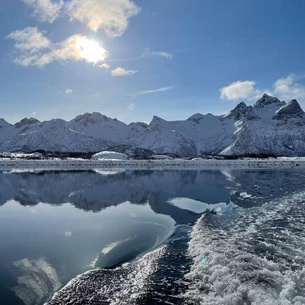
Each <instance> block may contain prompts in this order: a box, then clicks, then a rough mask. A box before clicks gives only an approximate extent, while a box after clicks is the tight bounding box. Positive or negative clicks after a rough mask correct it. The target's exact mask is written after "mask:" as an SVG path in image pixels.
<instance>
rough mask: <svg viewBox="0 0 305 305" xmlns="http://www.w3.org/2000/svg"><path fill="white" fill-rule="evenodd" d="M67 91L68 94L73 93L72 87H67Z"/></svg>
mask: <svg viewBox="0 0 305 305" xmlns="http://www.w3.org/2000/svg"><path fill="white" fill-rule="evenodd" d="M65 93H66V94H72V93H73V90H72V89H71V88H66V90H65Z"/></svg>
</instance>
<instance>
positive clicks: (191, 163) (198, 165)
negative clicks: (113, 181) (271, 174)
mask: <svg viewBox="0 0 305 305" xmlns="http://www.w3.org/2000/svg"><path fill="white" fill-rule="evenodd" d="M109 168H111V169H122V168H123V169H213V168H238V169H242V168H245V169H251V168H253V169H255V168H262V169H264V168H305V158H278V159H246V160H245V159H244V160H204V159H202V160H198V159H196V160H181V159H177V160H110V159H108V160H84V159H68V160H60V159H57V160H9V159H0V170H7V169H44V170H46V169H60V170H71V169H77V170H79V169H84V170H86V169H109Z"/></svg>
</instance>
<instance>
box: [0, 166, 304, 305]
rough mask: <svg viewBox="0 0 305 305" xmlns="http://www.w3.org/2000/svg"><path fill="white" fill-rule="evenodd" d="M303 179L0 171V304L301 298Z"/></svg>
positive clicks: (278, 304)
mask: <svg viewBox="0 0 305 305" xmlns="http://www.w3.org/2000/svg"><path fill="white" fill-rule="evenodd" d="M304 181H305V172H304V171H292V170H290V171H289V170H285V171H280V170H277V171H266V170H265V171H254V170H253V171H246V170H233V171H119V172H107V171H106V172H104V171H96V172H95V171H88V172H81V171H79V172H3V173H0V304H1V305H11V304H14V305H15V304H16V305H19V304H22V305H24V304H25V305H34V304H35V305H40V304H44V303H45V302H48V304H49V305H59V304H60V305H63V304H74V305H78V304H86V305H91V304H105V305H106V304H113V305H114V304H122V305H123V304H126V305H127V304H136V305H140V304H141V305H142V304H143V305H144V304H149V305H151V304H181V305H182V304H194V305H195V304H209V305H227V304H232V305H243V304H246V305H248V304H253V305H256V304H260V305H264V304H270V305H271V304H272V305H289V304H293V305H304V304H305V268H304V266H305V184H304ZM78 275H79V276H78ZM63 287H64V288H63ZM55 292H57V293H56V294H55V295H54V293H55Z"/></svg>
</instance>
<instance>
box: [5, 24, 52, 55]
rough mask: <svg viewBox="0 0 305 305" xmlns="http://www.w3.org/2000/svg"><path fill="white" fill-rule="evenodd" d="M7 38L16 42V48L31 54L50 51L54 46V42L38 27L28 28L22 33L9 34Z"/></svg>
mask: <svg viewBox="0 0 305 305" xmlns="http://www.w3.org/2000/svg"><path fill="white" fill-rule="evenodd" d="M7 38H10V39H13V40H15V41H16V43H15V48H17V49H19V50H25V51H31V52H32V51H35V50H39V49H48V48H50V47H51V45H52V42H51V41H50V40H49V39H48V38H46V37H45V36H44V35H43V33H42V32H41V31H39V30H38V28H37V27H27V28H25V29H23V30H21V31H15V32H13V33H11V34H9V35H8V36H7Z"/></svg>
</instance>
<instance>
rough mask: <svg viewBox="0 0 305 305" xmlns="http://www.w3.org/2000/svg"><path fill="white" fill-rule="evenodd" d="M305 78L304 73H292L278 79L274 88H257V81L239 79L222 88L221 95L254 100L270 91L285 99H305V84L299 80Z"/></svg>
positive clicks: (230, 98)
mask: <svg viewBox="0 0 305 305" xmlns="http://www.w3.org/2000/svg"><path fill="white" fill-rule="evenodd" d="M303 78H305V76H304V75H302V76H297V75H295V74H290V75H288V76H287V77H283V78H280V79H278V80H276V81H275V82H274V83H273V85H272V88H269V89H260V88H256V82H255V81H237V82H234V83H231V84H230V85H228V86H226V87H223V88H221V89H220V97H221V99H224V100H228V101H238V100H241V99H248V100H250V101H252V100H256V99H258V98H259V97H261V95H262V94H263V93H268V94H269V95H274V96H276V97H278V98H279V99H281V100H285V101H289V100H291V99H294V98H295V99H298V100H300V101H305V86H304V85H303V84H301V83H300V82H299V81H300V80H301V79H303Z"/></svg>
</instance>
